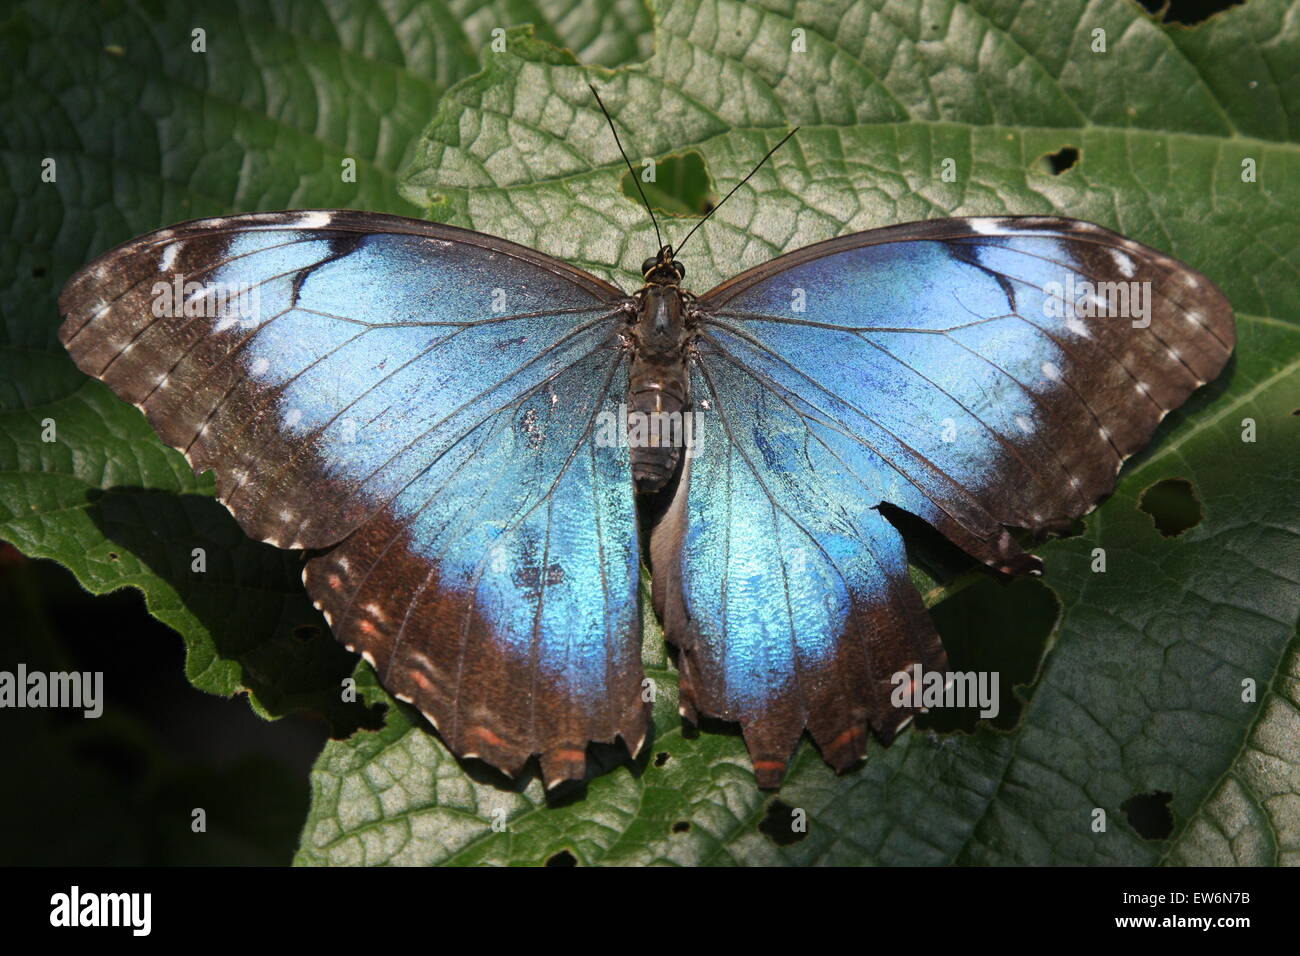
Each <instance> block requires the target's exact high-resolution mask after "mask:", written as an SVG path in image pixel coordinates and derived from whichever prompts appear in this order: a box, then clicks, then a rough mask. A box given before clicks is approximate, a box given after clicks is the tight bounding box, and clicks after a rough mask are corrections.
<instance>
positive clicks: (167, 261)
mask: <svg viewBox="0 0 1300 956" xmlns="http://www.w3.org/2000/svg"><path fill="white" fill-rule="evenodd" d="M180 251H181V244H180V243H179V242H173V243H170V244H168V245H167V246H165V247H164V248H163V253H162V259H161V260H159V262H158V271H159V272H166V271H167V270H168V269H170V268H171V267H172V266H173V265H175V264H176V256H177V254H179V253H180Z"/></svg>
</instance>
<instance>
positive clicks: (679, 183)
mask: <svg viewBox="0 0 1300 956" xmlns="http://www.w3.org/2000/svg"><path fill="white" fill-rule="evenodd" d="M632 169H633V170H635V172H636V177H637V179H638V180H640V183H641V188H642V189H643V190H645V198H646V201H647V202H649V203H650V206H651V207H652V208H653V209H654V211H655V212H657V213H665V214H667V215H669V216H703V215H704V214H705V213H707V212H709V211H711V210H712V209H713V207H714V206H715V205H716V204H717V202H718V195H717V193H715V192H714V191H713V180H712V177H710V176H709V169H708V167H707V166H706V165H705V163H704V157H703V156H701V155H700V154H699V153H697V152H695V151H694V150H691V151H690V152H686V153H683V154H682V155H680V156H665V157H663V158H662V159H655V158H646V159H637V158H636V157H632ZM621 185H622V190H623V195H624V196H626V197H627V198H628V199H630V200H632V201H633V202H634V203H636V204H637V205H638V206H639V205H641V194H640V193H638V192H637V188H636V187H637V184H636V183H635V182H633V180H632V173H624V174H623V179H622V183H621ZM666 238H667V237H665V239H666Z"/></svg>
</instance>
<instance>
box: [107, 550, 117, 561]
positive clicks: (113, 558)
mask: <svg viewBox="0 0 1300 956" xmlns="http://www.w3.org/2000/svg"><path fill="white" fill-rule="evenodd" d="M117 557H118V555H117V552H116V551H110V552H108V560H110V561H116V560H117Z"/></svg>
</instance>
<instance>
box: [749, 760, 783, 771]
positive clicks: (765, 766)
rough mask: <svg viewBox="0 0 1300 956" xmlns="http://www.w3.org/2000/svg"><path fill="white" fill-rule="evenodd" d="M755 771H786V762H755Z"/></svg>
mask: <svg viewBox="0 0 1300 956" xmlns="http://www.w3.org/2000/svg"><path fill="white" fill-rule="evenodd" d="M754 769H755V770H784V769H785V761H784V760H755V761H754Z"/></svg>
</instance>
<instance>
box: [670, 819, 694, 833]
mask: <svg viewBox="0 0 1300 956" xmlns="http://www.w3.org/2000/svg"><path fill="white" fill-rule="evenodd" d="M690 831H691V821H690V820H678V821H677V822H676V823H674V824H673V832H674V833H689V832H690Z"/></svg>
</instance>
